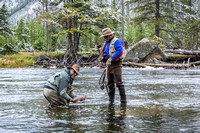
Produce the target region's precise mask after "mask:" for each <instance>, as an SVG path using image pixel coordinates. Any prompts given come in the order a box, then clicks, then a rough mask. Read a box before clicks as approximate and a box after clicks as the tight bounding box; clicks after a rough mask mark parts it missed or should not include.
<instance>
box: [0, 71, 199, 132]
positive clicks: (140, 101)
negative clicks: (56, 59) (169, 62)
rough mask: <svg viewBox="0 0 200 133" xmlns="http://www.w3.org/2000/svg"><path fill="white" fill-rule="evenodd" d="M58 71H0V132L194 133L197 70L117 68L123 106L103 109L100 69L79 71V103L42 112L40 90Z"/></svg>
mask: <svg viewBox="0 0 200 133" xmlns="http://www.w3.org/2000/svg"><path fill="white" fill-rule="evenodd" d="M61 70H62V69H44V68H23V69H22V68H15V69H5V68H1V69H0V107H1V108H0V132H2V133H30V132H31V133H40V132H41V133H42V132H48V133H49V132H78V133H82V132H83V133H96V132H103V133H106V132H127V133H135V132H162V133H169V132H170V133H172V132H173V133H175V132H185V133H194V132H200V70H171V69H155V70H151V69H133V68H123V81H124V85H125V89H126V94H127V100H128V105H127V109H126V113H124V114H121V113H120V102H119V98H120V97H119V93H118V90H116V97H115V109H114V110H109V109H108V107H107V106H108V95H107V93H106V90H101V89H99V88H98V85H97V82H98V79H99V76H100V75H101V72H102V71H103V69H97V68H81V70H80V72H81V73H82V75H79V76H77V77H76V79H75V80H74V83H73V84H74V87H75V88H76V90H75V92H74V93H75V94H77V95H78V96H82V95H85V96H86V97H87V98H86V100H85V101H82V102H78V103H71V104H70V105H69V107H67V106H66V107H54V108H50V107H48V102H47V101H46V99H45V98H44V97H43V85H44V84H45V81H46V80H47V79H48V78H49V77H50V76H51V75H53V74H54V73H56V72H59V71H61Z"/></svg>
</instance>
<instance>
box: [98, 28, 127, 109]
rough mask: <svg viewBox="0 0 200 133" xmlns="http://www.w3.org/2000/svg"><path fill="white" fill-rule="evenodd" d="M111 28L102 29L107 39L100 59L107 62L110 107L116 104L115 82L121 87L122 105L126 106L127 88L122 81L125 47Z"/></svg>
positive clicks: (103, 35) (101, 50)
mask: <svg viewBox="0 0 200 133" xmlns="http://www.w3.org/2000/svg"><path fill="white" fill-rule="evenodd" d="M113 33H114V32H112V31H111V29H110V28H105V29H103V30H102V36H101V37H104V39H105V41H106V42H105V43H104V44H103V46H102V47H101V49H100V48H99V50H100V56H99V59H100V60H101V61H103V62H104V63H105V64H106V67H108V69H107V79H108V84H107V85H108V88H109V91H108V95H109V107H113V106H114V99H115V84H116V86H117V88H118V89H119V94H120V98H121V99H120V100H121V107H126V94H125V88H124V85H123V82H122V60H123V58H124V57H125V48H124V44H123V42H122V41H121V40H120V39H118V38H116V37H114V36H113Z"/></svg>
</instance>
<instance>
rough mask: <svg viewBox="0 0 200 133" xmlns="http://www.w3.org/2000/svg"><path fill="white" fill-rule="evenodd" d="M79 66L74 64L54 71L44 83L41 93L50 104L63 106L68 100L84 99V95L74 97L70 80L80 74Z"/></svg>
mask: <svg viewBox="0 0 200 133" xmlns="http://www.w3.org/2000/svg"><path fill="white" fill-rule="evenodd" d="M79 69H80V67H79V66H78V65H77V64H74V65H73V66H72V67H67V68H65V70H64V71H62V72H59V73H56V74H55V75H53V76H52V77H50V79H48V81H47V83H46V84H45V85H44V90H43V94H44V97H45V98H46V99H47V100H48V102H49V103H50V105H51V106H65V105H68V104H69V103H70V102H73V103H76V102H77V101H78V100H80V101H82V100H85V96H82V97H76V96H75V95H74V94H73V88H72V82H73V80H74V78H75V77H76V76H77V75H79V74H80V72H79Z"/></svg>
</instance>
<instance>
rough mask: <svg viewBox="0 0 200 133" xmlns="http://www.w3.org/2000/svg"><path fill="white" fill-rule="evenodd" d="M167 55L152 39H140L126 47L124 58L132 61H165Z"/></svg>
mask: <svg viewBox="0 0 200 133" xmlns="http://www.w3.org/2000/svg"><path fill="white" fill-rule="evenodd" d="M166 58H167V56H166V55H165V53H164V52H163V51H162V49H161V48H160V47H159V44H158V43H157V42H156V41H154V40H148V39H147V38H144V39H142V40H141V41H139V42H137V43H136V44H134V45H132V46H130V47H129V48H128V49H127V54H126V57H125V60H128V61H133V62H152V61H153V60H162V61H165V60H166Z"/></svg>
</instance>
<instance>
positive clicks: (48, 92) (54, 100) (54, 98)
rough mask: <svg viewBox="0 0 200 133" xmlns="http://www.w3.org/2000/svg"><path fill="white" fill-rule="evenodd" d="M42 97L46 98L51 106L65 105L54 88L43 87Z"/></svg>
mask: <svg viewBox="0 0 200 133" xmlns="http://www.w3.org/2000/svg"><path fill="white" fill-rule="evenodd" d="M43 94H44V97H45V98H46V99H47V100H48V102H49V103H50V105H51V106H64V105H66V103H65V100H64V98H62V97H61V96H60V95H59V94H58V92H57V91H56V90H53V89H49V88H44V90H43Z"/></svg>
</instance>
